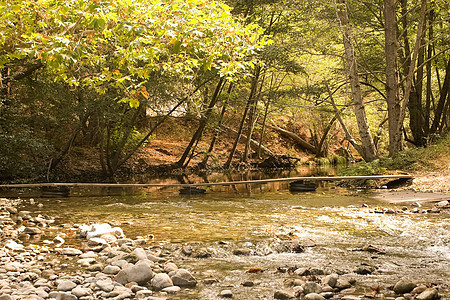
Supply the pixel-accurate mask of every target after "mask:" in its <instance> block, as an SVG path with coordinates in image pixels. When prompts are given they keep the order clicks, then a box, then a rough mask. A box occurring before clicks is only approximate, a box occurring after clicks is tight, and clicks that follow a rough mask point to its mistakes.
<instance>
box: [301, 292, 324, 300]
mask: <svg viewBox="0 0 450 300" xmlns="http://www.w3.org/2000/svg"><path fill="white" fill-rule="evenodd" d="M303 299H305V300H325V297H324V296H322V295H319V294H316V293H310V294H308V295H306V296H305V298H303Z"/></svg>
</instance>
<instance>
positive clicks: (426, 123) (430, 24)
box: [424, 10, 434, 136]
mask: <svg viewBox="0 0 450 300" xmlns="http://www.w3.org/2000/svg"><path fill="white" fill-rule="evenodd" d="M433 22H434V12H433V10H430V12H429V17H428V27H429V29H428V41H429V43H430V44H428V47H427V64H426V72H427V89H426V90H427V91H426V98H425V113H424V131H425V135H426V136H428V135H429V134H430V118H431V116H430V108H431V99H432V97H433V90H432V89H431V72H432V71H433V70H432V67H431V57H432V56H433V44H431V41H432V40H433V36H434V34H433Z"/></svg>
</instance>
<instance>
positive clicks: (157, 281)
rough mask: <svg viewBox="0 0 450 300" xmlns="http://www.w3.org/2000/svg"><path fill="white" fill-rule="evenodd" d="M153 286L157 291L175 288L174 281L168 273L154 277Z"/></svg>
mask: <svg viewBox="0 0 450 300" xmlns="http://www.w3.org/2000/svg"><path fill="white" fill-rule="evenodd" d="M151 284H152V287H154V288H155V289H157V290H161V289H164V288H167V287H171V286H173V282H172V280H171V279H170V277H169V275H167V274H166V273H159V274H156V275H155V277H153V279H152V281H151Z"/></svg>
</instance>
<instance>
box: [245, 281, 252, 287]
mask: <svg viewBox="0 0 450 300" xmlns="http://www.w3.org/2000/svg"><path fill="white" fill-rule="evenodd" d="M254 285H255V283H254V282H253V281H244V282H243V283H242V286H246V287H250V286H254Z"/></svg>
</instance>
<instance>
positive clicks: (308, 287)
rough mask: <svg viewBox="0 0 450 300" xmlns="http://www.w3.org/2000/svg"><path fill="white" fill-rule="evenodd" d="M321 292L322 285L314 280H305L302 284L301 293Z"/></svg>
mask: <svg viewBox="0 0 450 300" xmlns="http://www.w3.org/2000/svg"><path fill="white" fill-rule="evenodd" d="M321 292H322V287H321V286H320V285H319V284H317V283H315V282H307V283H305V285H304V286H303V293H305V295H308V294H313V293H314V294H320V293H321Z"/></svg>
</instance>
